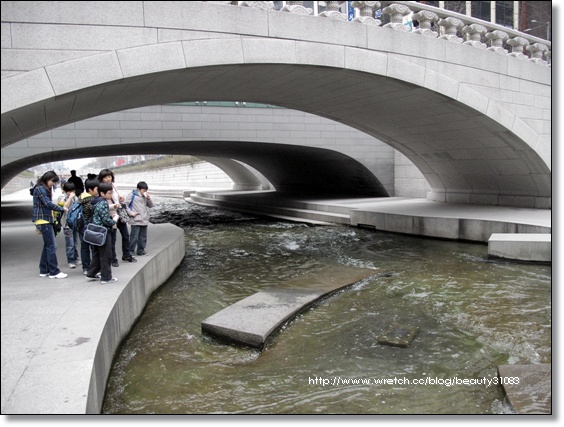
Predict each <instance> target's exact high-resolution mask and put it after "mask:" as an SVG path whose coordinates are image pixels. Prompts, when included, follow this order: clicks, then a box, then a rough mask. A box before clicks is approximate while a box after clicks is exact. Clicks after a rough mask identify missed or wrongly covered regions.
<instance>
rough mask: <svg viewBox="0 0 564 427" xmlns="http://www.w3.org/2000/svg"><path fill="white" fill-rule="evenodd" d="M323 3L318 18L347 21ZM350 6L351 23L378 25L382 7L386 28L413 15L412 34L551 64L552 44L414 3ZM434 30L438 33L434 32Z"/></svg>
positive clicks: (296, 6) (297, 5)
mask: <svg viewBox="0 0 564 427" xmlns="http://www.w3.org/2000/svg"><path fill="white" fill-rule="evenodd" d="M209 3H223V4H231V3H232V2H229V1H221V2H218V1H216V2H209ZM272 3H273V2H271V1H243V2H240V4H239V5H240V6H247V7H255V8H260V9H272V8H273V5H272ZM288 3H290V4H291V5H290V6H286V7H284V8H283V9H281V11H282V12H290V13H297V14H301V15H303V14H311V13H312V10H311V9H306V8H304V7H303V1H292V2H288ZM325 3H326V4H327V10H326V11H325V12H322V13H320V14H319V16H320V17H325V18H331V19H337V20H342V21H346V20H347V17H346V16H345V15H344V14H342V13H340V12H339V11H338V5H340V4H342V3H344V1H327V2H325ZM352 6H353V7H355V8H358V9H359V10H360V16H357V17H356V18H355V19H354V20H353V22H355V23H361V24H365V25H378V26H379V25H381V21H380V20H378V19H374V18H373V17H374V12H375V11H376V10H377V9H380V8H381V7H383V6H385V7H383V9H382V13H384V14H386V15H389V16H390V22H389V23H387V24H385V25H384V27H385V28H392V29H394V30H398V31H409V30H408V28H407V27H406V26H405V25H403V17H404V16H406V15H409V14H410V13H413V18H414V19H416V20H417V21H418V22H419V25H418V27H417V28H416V29H415V30H414V31H413V33H414V34H418V35H424V36H428V37H438V38H441V39H446V40H449V41H451V42H454V43H462V44H465V45H470V46H473V47H475V48H477V49H487V50H490V51H493V52H496V53H499V54H502V55H510V56H514V57H516V58H519V59H523V60H528V61H531V62H535V63H538V64H542V65H548V66H550V64H551V56H552V51H551V47H552V44H551V42H550V41H548V40H543V39H540V38H538V37H534V36H531V35H529V34H527V33H522V32H519V31H516V30H513V29H510V28H506V27H504V26H501V25H498V24H493V23H491V22H487V21H483V20H480V19H477V18H473V17H471V16H466V15H462V14H460V13H456V12H453V11H450V10H446V9H441V8H437V7H434V6H428V5H425V4H421V3H417V2H414V1H382V2H379V1H353V2H352ZM437 27H438V31H435V30H437ZM527 53H528V55H527Z"/></svg>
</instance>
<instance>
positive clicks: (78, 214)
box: [67, 200, 84, 231]
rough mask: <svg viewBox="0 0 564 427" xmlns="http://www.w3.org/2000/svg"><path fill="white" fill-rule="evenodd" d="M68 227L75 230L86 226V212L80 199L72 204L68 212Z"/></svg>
mask: <svg viewBox="0 0 564 427" xmlns="http://www.w3.org/2000/svg"><path fill="white" fill-rule="evenodd" d="M67 227H70V228H71V229H72V230H75V231H78V230H80V229H81V228H82V227H84V212H83V210H82V203H79V202H78V200H77V201H76V202H74V203H73V204H72V205H71V207H70V209H69V211H68V212H67Z"/></svg>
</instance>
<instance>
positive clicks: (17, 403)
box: [1, 190, 186, 414]
mask: <svg viewBox="0 0 564 427" xmlns="http://www.w3.org/2000/svg"><path fill="white" fill-rule="evenodd" d="M1 211H2V223H1V225H2V285H1V300H2V314H1V317H2V398H1V409H2V414H85V413H100V410H101V407H102V402H103V397H104V392H105V386H106V380H107V377H108V374H109V371H110V368H111V364H112V361H113V357H114V354H115V352H116V350H117V349H118V347H119V344H120V342H121V341H122V339H123V338H124V337H125V336H126V335H127V333H128V332H129V331H130V329H131V326H132V325H133V323H134V322H135V320H136V319H137V318H138V316H139V315H140V314H141V312H142V311H143V309H144V307H145V304H146V302H147V300H148V298H149V296H150V295H151V293H152V292H153V291H154V290H155V289H157V288H158V287H159V286H160V285H161V284H163V283H164V282H165V281H166V280H167V279H168V277H170V275H171V274H172V273H173V271H174V270H175V269H176V267H178V265H179V264H180V262H181V261H182V259H183V258H184V255H185V246H186V245H185V238H184V231H183V230H182V229H180V228H178V227H176V226H174V225H171V224H158V225H151V226H150V227H149V244H148V248H147V250H148V252H149V256H146V257H138V262H136V263H126V262H120V266H119V267H117V268H112V270H113V271H112V272H113V275H114V277H117V278H118V282H117V283H114V284H109V285H100V283H99V282H97V281H96V282H89V281H87V280H86V278H85V277H84V276H83V275H82V269H81V268H80V266H78V267H77V268H76V269H72V270H71V269H69V268H68V267H67V263H66V256H65V244H64V239H63V238H62V236H57V246H58V247H57V257H58V261H59V267H60V268H61V270H62V271H63V272H65V273H67V274H68V277H67V278H66V279H60V280H59V279H49V278H47V277H39V258H40V254H41V250H42V248H43V241H42V238H41V236H40V235H38V234H36V233H35V226H34V225H33V224H32V222H31V211H32V199H31V196H30V195H29V190H22V191H20V192H17V193H13V194H10V195H7V196H3V197H2V208H1ZM118 236H119V233H118ZM120 239H121V238H120V237H118V242H117V248H118V256H119V255H120V254H121V242H120ZM120 259H121V257H120Z"/></svg>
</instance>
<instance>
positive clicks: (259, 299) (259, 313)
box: [202, 265, 378, 349]
mask: <svg viewBox="0 0 564 427" xmlns="http://www.w3.org/2000/svg"><path fill="white" fill-rule="evenodd" d="M376 274H378V270H372V269H366V268H356V267H349V266H341V265H338V266H331V267H327V268H323V269H320V270H316V271H313V272H310V273H308V274H306V275H304V276H301V277H297V278H294V279H291V280H288V281H287V282H284V283H282V284H281V285H280V286H277V287H275V288H270V289H268V290H265V291H262V292H257V293H256V294H254V295H251V296H249V297H247V298H245V299H243V300H241V301H239V302H237V303H235V304H233V305H230V306H229V307H226V308H224V309H223V310H221V311H219V312H217V313H216V314H214V315H213V316H210V317H208V318H207V319H205V320H204V321H202V333H203V334H207V335H209V336H212V337H214V338H217V339H219V340H221V341H225V342H229V343H235V344H240V345H246V346H250V347H254V348H259V349H262V348H263V347H264V344H265V343H266V341H267V339H268V338H269V337H270V336H271V335H272V334H273V333H274V332H275V331H277V330H278V329H279V328H280V327H281V326H282V325H283V324H284V323H286V322H287V321H288V320H289V319H291V318H293V317H294V316H296V315H297V314H298V313H300V312H301V311H303V310H305V309H306V308H308V307H309V306H311V305H312V304H313V303H314V302H316V301H317V300H319V299H321V298H323V297H325V296H327V295H330V294H331V293H334V292H336V291H338V290H340V289H342V288H344V287H346V286H350V285H353V284H355V283H357V282H359V281H361V280H362V279H365V278H367V277H370V276H375V275H376Z"/></svg>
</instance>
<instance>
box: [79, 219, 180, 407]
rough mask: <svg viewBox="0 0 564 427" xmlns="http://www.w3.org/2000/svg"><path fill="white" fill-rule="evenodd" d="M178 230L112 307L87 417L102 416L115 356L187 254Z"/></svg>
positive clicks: (96, 363) (96, 362)
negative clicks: (148, 302) (153, 296)
mask: <svg viewBox="0 0 564 427" xmlns="http://www.w3.org/2000/svg"><path fill="white" fill-rule="evenodd" d="M163 226H167V227H174V228H175V229H176V230H175V231H177V232H176V233H172V235H171V236H170V237H171V240H170V241H169V242H168V245H167V246H166V247H164V248H163V249H162V250H161V251H160V252H159V253H158V254H156V255H155V256H153V258H152V259H151V260H150V261H149V262H147V264H145V265H144V266H143V268H141V269H140V270H139V271H138V272H137V274H135V276H134V277H133V278H132V279H131V280H130V281H129V283H128V284H127V286H126V287H125V288H124V289H123V291H122V292H121V294H120V295H119V297H118V299H117V301H116V302H115V305H114V307H113V308H112V310H111V312H110V314H109V316H108V319H107V321H106V324H105V326H104V329H103V331H102V333H101V336H100V341H99V343H98V347H97V349H96V355H95V356H94V363H93V369H92V376H91V378H90V386H89V388H88V399H87V403H86V413H87V414H99V413H100V412H101V410H102V404H103V403H104V395H105V392H106V384H107V380H108V376H109V374H110V369H111V367H112V364H113V359H114V355H115V354H116V351H117V350H118V348H119V346H120V344H121V342H122V340H123V339H124V338H125V337H126V336H127V334H128V333H129V331H130V330H131V327H132V326H133V324H134V323H135V321H136V320H137V319H138V318H139V316H140V315H141V313H142V312H143V310H144V308H145V305H146V303H147V301H148V300H149V297H150V296H151V294H152V293H153V292H154V291H155V290H156V289H157V288H159V287H160V286H161V285H162V284H163V283H164V282H166V280H167V279H168V278H169V277H170V276H171V275H172V273H173V272H174V271H175V270H176V268H177V267H178V266H179V265H180V263H181V262H182V260H183V259H184V256H185V254H186V243H185V239H184V230H182V229H181V228H178V227H176V226H173V225H171V224H163Z"/></svg>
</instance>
